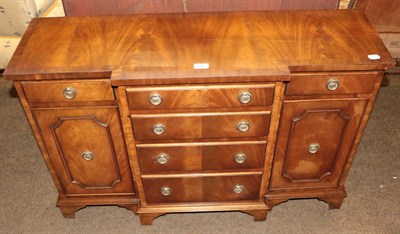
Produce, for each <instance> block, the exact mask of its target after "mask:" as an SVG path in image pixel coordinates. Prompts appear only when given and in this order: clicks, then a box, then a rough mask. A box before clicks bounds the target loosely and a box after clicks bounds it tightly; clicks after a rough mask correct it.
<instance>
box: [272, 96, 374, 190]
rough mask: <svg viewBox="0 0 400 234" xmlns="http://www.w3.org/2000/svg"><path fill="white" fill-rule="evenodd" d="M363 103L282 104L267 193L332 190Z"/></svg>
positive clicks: (348, 149) (342, 165)
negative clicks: (328, 188) (279, 190)
mask: <svg viewBox="0 0 400 234" xmlns="http://www.w3.org/2000/svg"><path fill="white" fill-rule="evenodd" d="M366 103H367V100H343V101H327V100H325V101H287V102H285V103H284V106H283V112H282V117H281V123H280V127H279V132H278V138H277V145H276V152H275V159H274V165H273V171H272V179H271V185H270V189H271V190H275V189H293V188H302V189H303V188H315V187H336V186H337V185H338V183H339V180H340V175H341V172H342V170H343V168H344V165H345V163H346V161H347V157H348V155H349V152H350V151H351V147H352V145H353V141H354V139H355V136H356V133H357V131H358V127H359V123H360V120H361V117H362V115H363V113H364V109H365V106H366Z"/></svg>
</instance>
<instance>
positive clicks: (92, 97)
mask: <svg viewBox="0 0 400 234" xmlns="http://www.w3.org/2000/svg"><path fill="white" fill-rule="evenodd" d="M22 86H23V87H24V91H25V94H26V97H27V99H28V101H29V102H79V101H108V100H114V94H113V91H112V88H111V83H110V81H108V80H97V81H73V82H69V81H52V82H47V81H40V82H22Z"/></svg>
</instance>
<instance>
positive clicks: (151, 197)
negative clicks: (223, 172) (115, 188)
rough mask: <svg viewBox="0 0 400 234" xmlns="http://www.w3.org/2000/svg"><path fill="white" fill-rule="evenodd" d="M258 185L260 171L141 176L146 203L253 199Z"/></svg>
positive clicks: (257, 190)
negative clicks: (210, 174)
mask: <svg viewBox="0 0 400 234" xmlns="http://www.w3.org/2000/svg"><path fill="white" fill-rule="evenodd" d="M260 184H261V174H252V175H240V176H215V177H214V176H210V177H175V178H165V177H160V178H158V177H157V178H144V179H143V187H144V193H145V197H146V201H147V203H174V202H217V201H241V200H256V199H258V198H259V190H260Z"/></svg>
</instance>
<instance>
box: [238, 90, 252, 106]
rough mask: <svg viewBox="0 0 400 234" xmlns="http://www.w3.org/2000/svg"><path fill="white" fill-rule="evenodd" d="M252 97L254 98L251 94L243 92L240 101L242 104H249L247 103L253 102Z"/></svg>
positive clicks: (239, 97)
mask: <svg viewBox="0 0 400 234" xmlns="http://www.w3.org/2000/svg"><path fill="white" fill-rule="evenodd" d="M252 97H253V96H252V95H251V93H249V92H242V93H240V94H239V96H238V99H239V102H240V103H242V104H247V103H249V102H251V99H252Z"/></svg>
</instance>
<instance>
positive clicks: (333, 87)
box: [326, 79, 340, 91]
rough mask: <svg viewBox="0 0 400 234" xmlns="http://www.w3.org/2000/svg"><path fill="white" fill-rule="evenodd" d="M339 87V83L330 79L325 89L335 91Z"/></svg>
mask: <svg viewBox="0 0 400 234" xmlns="http://www.w3.org/2000/svg"><path fill="white" fill-rule="evenodd" d="M339 85H340V83H339V81H338V80H336V79H330V80H328V82H326V88H327V89H328V90H329V91H335V90H336V89H338V88H339Z"/></svg>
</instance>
